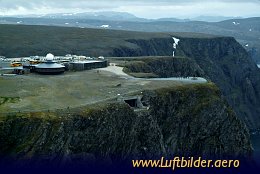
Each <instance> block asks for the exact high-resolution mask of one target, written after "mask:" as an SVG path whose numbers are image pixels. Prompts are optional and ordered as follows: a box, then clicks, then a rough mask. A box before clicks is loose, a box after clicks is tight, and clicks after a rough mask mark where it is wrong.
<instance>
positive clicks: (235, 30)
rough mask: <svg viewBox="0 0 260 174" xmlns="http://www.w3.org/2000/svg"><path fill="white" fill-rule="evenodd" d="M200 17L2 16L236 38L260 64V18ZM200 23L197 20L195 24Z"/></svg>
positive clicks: (42, 22)
mask: <svg viewBox="0 0 260 174" xmlns="http://www.w3.org/2000/svg"><path fill="white" fill-rule="evenodd" d="M222 18H226V17H207V16H200V17H197V18H193V19H192V20H189V19H176V18H162V19H142V18H138V17H136V16H134V15H132V14H129V13H124V12H95V13H66V14H49V15H41V16H22V17H19V18H18V17H2V18H1V17H0V24H23V25H47V26H65V27H77V28H103V29H116V30H130V31H145V32H196V33H206V34H215V35H223V36H232V37H234V38H236V39H237V41H238V42H239V43H240V44H241V45H242V46H243V47H244V48H245V49H246V50H247V51H248V52H249V54H250V55H251V57H252V59H253V60H254V61H255V62H256V63H260V42H259V41H260V17H255V18H246V19H240V18H236V19H229V20H224V21H220V22H203V21H200V20H211V21H214V20H220V19H222ZM194 20H196V21H194Z"/></svg>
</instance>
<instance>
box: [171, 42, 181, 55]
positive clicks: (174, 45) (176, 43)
mask: <svg viewBox="0 0 260 174" xmlns="http://www.w3.org/2000/svg"><path fill="white" fill-rule="evenodd" d="M172 39H173V41H174V43H173V49H174V50H173V52H172V57H174V56H175V50H176V49H177V46H178V44H179V42H180V39H177V38H175V37H172Z"/></svg>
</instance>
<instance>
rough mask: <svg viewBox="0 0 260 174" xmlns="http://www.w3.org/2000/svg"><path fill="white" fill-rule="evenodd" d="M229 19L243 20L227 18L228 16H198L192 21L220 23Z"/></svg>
mask: <svg viewBox="0 0 260 174" xmlns="http://www.w3.org/2000/svg"><path fill="white" fill-rule="evenodd" d="M229 19H243V18H242V17H226V16H198V17H195V18H191V19H190V21H206V22H220V21H224V20H229Z"/></svg>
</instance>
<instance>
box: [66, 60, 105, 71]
mask: <svg viewBox="0 0 260 174" xmlns="http://www.w3.org/2000/svg"><path fill="white" fill-rule="evenodd" d="M107 65H108V62H107V60H88V61H76V62H71V63H70V65H69V69H70V70H72V71H84V70H91V69H96V68H105V67H107Z"/></svg>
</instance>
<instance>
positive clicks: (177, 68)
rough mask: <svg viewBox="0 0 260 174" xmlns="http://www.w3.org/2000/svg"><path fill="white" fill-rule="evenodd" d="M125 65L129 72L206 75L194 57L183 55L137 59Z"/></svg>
mask: <svg viewBox="0 0 260 174" xmlns="http://www.w3.org/2000/svg"><path fill="white" fill-rule="evenodd" d="M137 60H139V61H134V63H129V64H126V65H125V69H124V71H125V72H127V73H142V72H143V73H154V74H155V75H157V76H159V77H163V78H165V77H205V76H206V75H205V73H204V71H203V70H202V69H201V68H200V66H199V65H198V64H197V63H196V62H195V61H194V60H192V59H189V58H182V57H178V58H177V57H156V58H151V57H147V58H142V59H137Z"/></svg>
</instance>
